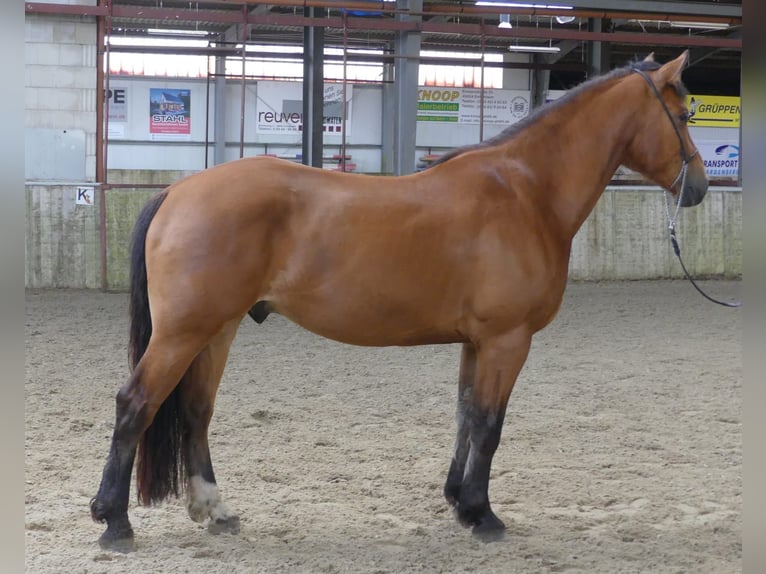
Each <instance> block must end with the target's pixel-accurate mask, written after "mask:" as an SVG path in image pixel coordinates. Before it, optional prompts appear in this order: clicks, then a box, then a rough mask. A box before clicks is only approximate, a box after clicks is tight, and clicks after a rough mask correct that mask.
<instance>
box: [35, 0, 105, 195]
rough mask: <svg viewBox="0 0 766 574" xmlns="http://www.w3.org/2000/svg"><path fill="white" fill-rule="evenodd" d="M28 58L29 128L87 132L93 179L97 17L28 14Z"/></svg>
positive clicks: (91, 177) (90, 178)
mask: <svg viewBox="0 0 766 574" xmlns="http://www.w3.org/2000/svg"><path fill="white" fill-rule="evenodd" d="M70 3H75V2H70ZM25 58H26V66H25V68H26V78H25V88H26V116H25V126H26V127H27V128H46V129H64V130H82V131H83V132H84V133H85V174H86V181H94V180H95V178H96V97H97V94H96V22H95V19H93V18H81V17H75V16H73V17H65V16H49V15H43V14H27V16H26V20H25Z"/></svg>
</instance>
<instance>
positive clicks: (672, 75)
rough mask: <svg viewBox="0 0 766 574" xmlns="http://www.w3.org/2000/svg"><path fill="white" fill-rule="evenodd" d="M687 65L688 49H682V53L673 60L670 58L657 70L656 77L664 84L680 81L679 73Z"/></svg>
mask: <svg viewBox="0 0 766 574" xmlns="http://www.w3.org/2000/svg"><path fill="white" fill-rule="evenodd" d="M688 65H689V50H684V53H683V54H681V55H680V56H678V58H676V59H675V60H671V61H670V62H668V63H667V64H665V65H664V66H662V67H661V68H660V69H659V70H657V77H658V78H659V79H661V80H662V82H663V83H666V84H678V83H680V82H681V73H682V72H683V71H684V68H686V66H688Z"/></svg>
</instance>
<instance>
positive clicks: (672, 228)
mask: <svg viewBox="0 0 766 574" xmlns="http://www.w3.org/2000/svg"><path fill="white" fill-rule="evenodd" d="M633 70H634V71H635V72H636V73H637V74H638V75H639V76H641V77H642V78H643V79H644V80H646V83H647V84H649V86H650V87H651V88H652V91H653V92H654V94H655V95H656V96H657V99H659V100H660V103H661V104H662V107H663V109H664V110H665V114H666V115H667V116H668V119H669V120H670V123H671V124H672V125H673V128H674V129H675V130H676V135H677V136H678V141H679V143H680V144H681V171H680V172H678V176H677V177H676V179H675V181H673V183H672V184H670V188H671V189H672V188H673V187H674V186H675V185H676V183H678V180H679V179H680V180H681V187H680V189H679V191H678V202H677V203H676V209H675V211H674V212H673V216H672V217H671V215H670V207H669V204H670V202H669V198H668V190H667V189H665V188H662V193H663V195H664V202H663V203H664V204H665V215H666V216H667V218H668V231H669V233H670V243H671V245H672V246H673V252H674V253H675V254H676V257H678V262H679V263H680V264H681V269H683V270H684V275H686V278H687V279H688V280H689V282H690V283H691V284H692V286H693V287H694V288H695V289H696V290H697V291H698V292H699V294H700V295H702V296H703V297H704V298H705V299H707V300H708V301H710V302H712V303H717V304H718V305H722V306H724V307H741V306H742V301H719V300H718V299H715V298H714V297H711V296H710V295H708V294H707V293H705V292H704V291H703V290H702V289H700V287H699V285H697V283H696V282H695V281H694V279H693V278H692V276H691V275H690V274H689V271H688V270H687V269H686V265H684V260H683V258H682V257H681V248H680V247H679V245H678V239H677V238H676V219H677V218H678V212H679V211H680V209H681V200H682V198H683V194H684V188H685V187H686V172H687V171H688V169H689V162H691V160H692V159H694V156H695V155H697V153H699V150H694V153H693V154H691V155H687V154H686V146H684V140H683V138H682V137H681V133H680V131H679V129H678V126H677V125H676V123H675V122H674V121H673V116H672V115H671V113H670V110H669V109H668V107H667V105H666V104H665V101H664V100H663V99H662V96H661V95H660V92H659V90H658V89H657V86H655V85H654V82H652V79H651V78H650V77H649V76H648V75H647V74H646V73H645V72H643V71H642V70H638V69H636V68H634V69H633Z"/></svg>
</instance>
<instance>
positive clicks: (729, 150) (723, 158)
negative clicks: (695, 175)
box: [697, 140, 739, 178]
mask: <svg viewBox="0 0 766 574" xmlns="http://www.w3.org/2000/svg"><path fill="white" fill-rule="evenodd" d="M697 149H699V151H700V155H701V156H702V161H703V162H704V163H705V171H706V172H707V175H708V177H710V178H719V177H724V178H729V177H732V178H733V177H737V175H738V174H739V145H736V144H733V143H731V142H725V141H704V140H703V141H700V142H697Z"/></svg>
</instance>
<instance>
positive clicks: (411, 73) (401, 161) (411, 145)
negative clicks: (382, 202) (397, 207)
mask: <svg viewBox="0 0 766 574" xmlns="http://www.w3.org/2000/svg"><path fill="white" fill-rule="evenodd" d="M396 7H397V9H401V10H403V11H405V10H409V11H410V12H414V13H418V12H421V11H422V10H423V0H397V1H396ZM397 19H398V20H400V21H403V22H412V21H416V22H420V21H421V17H420V16H416V15H410V14H399V15H397ZM395 42H396V60H395V62H394V73H395V80H396V84H395V86H394V89H395V92H396V100H395V102H394V108H395V114H394V174H395V175H405V174H408V173H413V172H414V171H415V152H416V142H415V139H416V133H417V129H416V126H417V120H418V62H419V60H420V32H418V31H414V32H402V31H399V32H397V33H396V41H395Z"/></svg>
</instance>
